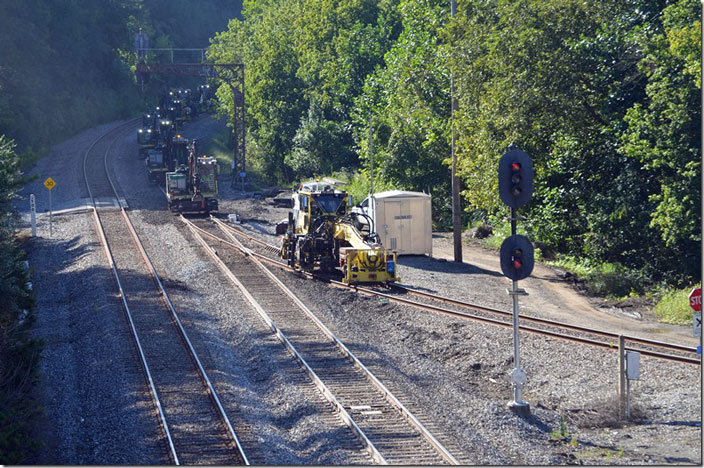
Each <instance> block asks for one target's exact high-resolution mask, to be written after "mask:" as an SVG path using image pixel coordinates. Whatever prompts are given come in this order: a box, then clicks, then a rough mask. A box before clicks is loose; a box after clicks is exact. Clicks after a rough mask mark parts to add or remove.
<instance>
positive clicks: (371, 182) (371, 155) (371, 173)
mask: <svg viewBox="0 0 704 468" xmlns="http://www.w3.org/2000/svg"><path fill="white" fill-rule="evenodd" d="M369 165H370V168H369V169H370V170H369V195H370V196H372V195H374V152H373V151H372V113H371V111H369Z"/></svg>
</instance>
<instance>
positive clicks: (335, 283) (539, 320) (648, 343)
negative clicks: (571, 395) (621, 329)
mask: <svg viewBox="0 0 704 468" xmlns="http://www.w3.org/2000/svg"><path fill="white" fill-rule="evenodd" d="M222 225H223V226H224V227H225V228H227V230H228V231H230V232H232V233H234V234H236V235H239V236H242V237H245V238H247V239H248V240H250V241H252V242H254V243H256V244H259V245H262V246H264V247H265V248H266V249H267V250H270V251H278V249H277V248H276V246H273V245H271V244H268V243H266V242H264V241H261V240H259V239H257V238H255V237H252V236H250V235H248V234H246V233H244V232H242V231H240V230H238V229H235V228H234V227H232V226H229V225H227V224H225V223H222ZM220 240H221V241H222V242H224V243H225V244H228V243H227V242H225V240H224V239H220ZM229 247H230V248H236V246H234V245H231V244H230V245H229ZM252 254H253V255H256V256H257V258H260V259H262V260H264V261H267V262H268V263H271V264H273V265H276V266H278V267H280V268H283V269H286V270H289V271H296V272H298V273H303V274H305V275H307V276H310V277H313V278H316V279H318V280H322V281H324V282H327V283H329V284H331V285H332V286H335V287H341V288H347V289H353V290H355V291H357V292H360V293H362V294H366V295H373V296H379V297H383V298H386V299H387V300H389V301H393V302H396V303H400V304H404V305H407V306H411V307H415V308H420V309H422V310H428V311H432V312H438V313H442V314H445V315H451V316H455V317H461V318H464V319H471V320H478V321H482V322H487V323H491V324H495V325H501V326H512V324H511V323H510V322H504V321H502V320H499V319H493V318H490V317H482V316H479V315H474V314H470V313H467V312H461V311H456V310H452V309H447V308H444V307H438V306H433V305H430V304H424V303H421V302H416V301H412V300H410V299H404V298H400V297H398V296H394V295H390V294H386V293H383V292H380V291H376V290H373V289H369V288H365V287H363V286H357V285H347V284H345V283H342V282H340V281H335V280H331V279H327V278H320V277H318V276H315V275H313V274H310V273H307V272H300V271H298V270H295V269H293V268H291V267H289V266H288V265H286V264H284V263H282V262H278V261H275V260H272V259H270V258H268V257H266V256H264V255H261V254H258V253H256V252H252ZM392 288H399V289H403V290H405V291H406V292H408V293H410V294H415V293H416V292H417V293H418V295H421V296H425V297H426V298H429V299H431V300H436V301H439V302H449V303H452V304H454V305H457V306H460V307H464V308H467V309H472V310H478V311H484V312H489V313H496V314H499V315H503V316H510V315H512V313H511V312H507V311H502V310H500V309H492V308H489V307H484V306H480V305H476V304H470V303H466V302H463V301H459V300H455V299H449V298H445V297H443V296H436V295H434V294H430V293H425V292H422V291H417V290H415V289H412V288H405V287H403V286H399V285H393V286H392ZM521 321H524V322H525V321H530V322H535V323H541V324H543V325H546V326H552V327H555V328H561V329H563V330H565V331H574V332H582V333H591V334H593V335H597V336H601V337H603V338H607V339H608V338H613V339H616V340H617V339H618V337H619V336H620V335H619V334H618V333H613V332H607V331H601V330H596V329H592V328H587V327H580V326H577V325H570V324H567V323H564V322H555V321H551V320H548V319H542V318H539V317H526V316H521ZM519 328H520V329H521V330H525V331H528V332H531V333H537V334H541V335H545V336H549V337H553V338H557V339H563V340H566V341H573V342H577V343H582V344H586V345H591V346H596V347H601V348H606V349H614V350H615V349H616V348H617V347H618V346H617V345H616V344H614V343H604V342H602V341H597V340H593V339H589V338H585V337H579V336H571V335H565V334H563V333H558V332H554V331H550V330H543V329H540V328H535V327H531V326H529V325H526V324H520V325H519ZM624 339H625V340H626V341H629V342H631V343H639V344H642V345H645V346H653V347H660V348H664V349H669V350H672V351H679V352H688V353H695V352H696V349H694V348H689V347H685V346H681V345H677V344H672V343H665V342H660V341H654V340H649V339H646V338H638V337H633V336H624ZM627 349H628V350H630V351H638V352H640V353H641V354H643V355H647V356H651V357H656V358H660V359H665V360H670V361H676V362H682V363H687V364H701V361H700V360H699V359H698V358H691V357H686V356H678V355H673V354H665V353H661V352H657V351H653V350H648V349H642V348H630V349H629V348H627Z"/></svg>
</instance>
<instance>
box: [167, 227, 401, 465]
mask: <svg viewBox="0 0 704 468" xmlns="http://www.w3.org/2000/svg"><path fill="white" fill-rule="evenodd" d="M181 220H182V221H183V222H184V224H185V225H186V226H187V227H188V229H189V230H190V231H191V233H192V234H193V237H194V238H195V239H196V241H197V242H198V243H199V244H200V245H201V246H202V247H203V249H204V250H205V252H206V253H207V254H208V256H210V258H212V259H213V261H214V262H215V264H216V265H217V266H218V268H220V270H221V271H222V272H223V274H225V276H226V277H227V278H228V279H229V280H230V281H231V282H232V283H233V284H235V285H236V286H237V287H238V288H239V289H240V291H241V292H242V294H243V295H244V296H245V298H246V299H247V301H248V302H249V303H250V304H251V305H252V307H254V309H255V310H256V311H257V313H258V314H259V316H260V317H261V318H262V320H264V322H265V323H266V324H267V325H268V326H269V327H270V328H271V329H272V330H273V332H274V334H275V335H276V336H277V338H279V340H280V341H281V342H282V343H283V344H284V346H285V347H286V348H287V349H288V350H289V352H291V354H292V355H293V356H294V358H295V359H296V360H297V361H298V362H299V363H300V364H301V366H303V369H304V370H305V372H306V373H307V374H308V376H309V377H310V378H311V380H312V381H313V382H314V384H315V385H316V386H317V387H318V388H319V389H320V391H321V392H322V394H323V396H325V398H326V399H327V400H328V401H329V402H330V403H331V404H332V405H333V406H334V407H335V408H336V409H337V411H338V412H339V414H340V417H341V418H342V420H343V421H344V422H345V424H346V425H347V426H348V427H349V428H350V429H351V430H352V431H353V432H354V434H355V435H356V436H357V437H358V438H359V439H360V440H361V442H362V444H363V445H364V446H365V448H366V450H367V451H368V452H369V453H370V455H371V456H372V458H373V459H374V460H375V461H376V462H377V463H379V464H382V465H386V464H388V463H387V462H386V459H385V458H384V456H383V455H381V453H379V451H378V449H377V448H376V447H375V446H374V444H373V443H372V442H371V441H370V440H369V438H368V437H367V436H366V434H364V432H363V431H362V429H361V428H360V427H359V426H358V425H357V423H356V422H355V421H354V420H353V419H352V416H351V415H350V414H349V412H348V411H347V410H346V409H345V407H344V405H343V404H342V403H341V402H340V401H339V400H338V399H337V398H336V397H335V395H334V394H333V392H332V391H331V390H330V389H329V388H328V386H327V385H325V383H324V382H323V381H322V380H321V379H320V377H319V376H318V375H317V374H316V372H315V371H314V370H313V369H312V368H311V367H310V365H309V364H308V363H307V362H306V361H305V359H304V358H303V356H301V354H300V353H299V352H298V350H297V349H296V348H295V347H294V346H293V343H291V342H290V341H289V339H288V337H287V336H286V335H285V334H284V333H283V331H282V330H281V329H280V328H279V326H278V325H276V323H275V322H274V320H273V319H272V318H271V317H270V316H269V314H267V312H266V311H265V310H264V308H263V307H262V306H261V305H260V304H259V303H258V302H257V300H256V299H255V298H254V297H253V296H252V294H251V293H250V292H249V291H248V290H247V289H246V288H245V286H244V285H243V284H242V283H241V282H240V280H239V279H238V278H237V277H236V276H235V275H234V273H232V271H231V270H230V269H229V268H228V267H227V265H225V263H224V262H223V261H222V260H221V259H220V258H219V257H218V254H217V252H215V250H214V249H213V248H212V247H210V246H209V245H208V243H207V242H205V239H203V237H202V236H201V235H200V234H199V233H201V232H202V233H205V234H208V235H210V236H211V237H213V238H215V239H218V237H217V236H213V235H211V234H210V233H208V232H207V231H205V230H203V229H201V228H199V227H198V226H196V225H195V224H194V223H192V222H191V221H189V220H187V219H186V218H185V217H184V216H183V215H181ZM232 245H233V246H234V244H232ZM234 247H235V248H238V247H236V246H234Z"/></svg>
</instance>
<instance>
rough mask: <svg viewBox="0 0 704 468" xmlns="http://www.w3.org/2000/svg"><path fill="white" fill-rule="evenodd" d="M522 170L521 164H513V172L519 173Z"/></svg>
mask: <svg viewBox="0 0 704 468" xmlns="http://www.w3.org/2000/svg"><path fill="white" fill-rule="evenodd" d="M520 170H521V163H517V162H514V163H511V172H518V171H520Z"/></svg>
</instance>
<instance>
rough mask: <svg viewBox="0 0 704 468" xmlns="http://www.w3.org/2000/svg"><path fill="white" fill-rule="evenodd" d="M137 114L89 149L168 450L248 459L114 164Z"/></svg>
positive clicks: (230, 461)
mask: <svg viewBox="0 0 704 468" xmlns="http://www.w3.org/2000/svg"><path fill="white" fill-rule="evenodd" d="M136 122H137V120H131V121H129V122H127V123H125V124H124V125H121V126H119V127H117V128H115V129H113V130H112V131H110V132H108V133H106V134H105V135H103V136H102V137H100V138H99V139H97V140H95V141H94V142H93V144H92V145H91V146H90V147H89V148H88V149H87V150H86V152H85V154H84V159H83V169H84V171H83V173H84V180H85V184H86V189H87V191H88V195H89V197H90V199H91V200H92V203H93V207H94V209H93V215H94V220H95V224H96V226H97V230H98V234H99V237H100V239H101V242H102V245H103V247H104V249H105V253H106V255H107V258H108V262H109V264H110V268H111V270H112V272H113V275H114V278H115V282H116V283H117V287H118V290H119V295H120V298H121V301H122V305H123V307H124V310H125V315H126V318H127V322H128V325H129V330H130V334H131V337H132V339H133V340H134V343H135V345H136V348H137V351H138V354H139V360H140V363H141V366H142V369H143V370H144V375H145V379H146V382H147V384H148V387H149V392H150V393H151V395H152V398H153V401H154V407H155V412H156V414H157V415H158V419H159V422H160V425H161V427H162V429H163V437H164V441H165V444H166V446H167V451H168V456H169V458H170V459H171V461H172V462H173V463H175V464H188V465H195V464H208V465H242V464H248V461H247V457H246V455H245V454H244V451H243V450H242V447H241V445H240V442H239V439H238V437H237V435H236V433H235V430H234V428H233V425H232V423H231V422H230V420H229V418H228V416H227V414H226V412H225V409H224V408H223V406H222V404H221V403H220V399H219V397H218V395H217V392H216V390H215V388H214V387H213V385H212V383H211V381H210V379H209V377H208V375H207V373H206V371H205V368H204V367H203V365H202V363H201V361H200V359H199V357H198V355H197V353H196V351H195V349H194V348H193V345H192V344H191V341H190V340H189V338H188V336H187V333H186V330H185V329H184V327H183V325H182V324H181V321H180V320H179V317H178V315H177V313H176V310H175V308H174V306H173V304H172V302H171V300H170V299H169V297H168V295H167V293H166V291H165V289H164V287H163V285H162V283H161V279H160V278H159V275H158V274H157V272H156V270H155V269H154V266H153V265H152V263H151V261H150V259H149V256H148V255H147V253H146V251H145V249H144V247H143V245H142V243H141V241H140V239H139V237H138V236H137V233H136V232H135V229H134V226H133V225H132V222H131V221H130V219H129V216H128V215H127V212H126V211H125V208H124V201H122V200H121V199H120V197H119V195H118V192H117V189H116V188H115V184H114V183H113V181H112V180H111V178H110V174H109V172H108V170H107V157H108V154H109V153H110V151H111V149H112V146H113V144H114V142H115V141H117V138H118V137H119V136H121V135H122V134H124V133H125V132H126V131H127V130H132V129H134V126H135V123H136Z"/></svg>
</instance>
